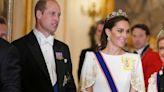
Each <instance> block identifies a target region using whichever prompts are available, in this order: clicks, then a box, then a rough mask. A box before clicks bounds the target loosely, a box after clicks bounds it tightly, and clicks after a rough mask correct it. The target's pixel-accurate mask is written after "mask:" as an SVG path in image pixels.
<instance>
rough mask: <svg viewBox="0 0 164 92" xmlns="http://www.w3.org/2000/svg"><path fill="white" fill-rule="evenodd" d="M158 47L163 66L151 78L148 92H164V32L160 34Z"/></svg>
mask: <svg viewBox="0 0 164 92" xmlns="http://www.w3.org/2000/svg"><path fill="white" fill-rule="evenodd" d="M157 47H158V52H159V56H160V58H161V60H162V62H163V66H162V67H161V70H160V71H159V72H158V73H157V72H156V73H154V74H152V75H151V77H150V78H149V85H148V92H164V30H161V31H160V33H159V34H158V38H157Z"/></svg>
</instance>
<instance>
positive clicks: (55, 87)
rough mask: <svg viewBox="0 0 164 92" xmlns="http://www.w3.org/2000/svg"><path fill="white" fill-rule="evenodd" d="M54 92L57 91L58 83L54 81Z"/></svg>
mask: <svg viewBox="0 0 164 92" xmlns="http://www.w3.org/2000/svg"><path fill="white" fill-rule="evenodd" d="M54 92H58V84H57V82H56V84H55V85H54Z"/></svg>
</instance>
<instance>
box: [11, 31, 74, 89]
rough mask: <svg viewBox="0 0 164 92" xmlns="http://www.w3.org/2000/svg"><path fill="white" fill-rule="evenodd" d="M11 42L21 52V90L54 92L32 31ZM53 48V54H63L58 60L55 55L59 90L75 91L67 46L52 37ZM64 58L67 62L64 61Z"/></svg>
mask: <svg viewBox="0 0 164 92" xmlns="http://www.w3.org/2000/svg"><path fill="white" fill-rule="evenodd" d="M12 44H14V45H15V46H16V47H17V49H18V51H19V53H20V54H21V67H22V72H21V77H22V91H23V92H54V91H53V86H52V84H51V80H50V76H49V73H48V69H47V66H46V63H45V60H44V57H43V54H42V52H41V49H40V46H39V43H38V41H37V39H36V37H35V35H34V33H33V31H32V32H30V33H29V34H28V35H26V36H24V37H22V38H20V39H18V40H16V41H14V42H12ZM53 50H54V55H55V54H56V53H58V52H60V53H62V56H63V59H60V60H59V59H57V58H58V57H56V55H55V62H56V72H57V83H58V90H59V92H76V87H75V83H74V79H73V76H72V64H71V59H70V52H69V48H68V46H67V45H66V44H64V43H62V42H60V41H58V40H55V39H54V45H53ZM65 60H67V62H64V61H65Z"/></svg>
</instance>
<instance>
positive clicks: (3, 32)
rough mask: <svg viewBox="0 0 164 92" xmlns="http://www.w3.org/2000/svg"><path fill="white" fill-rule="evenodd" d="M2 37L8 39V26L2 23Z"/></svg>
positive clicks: (0, 33)
mask: <svg viewBox="0 0 164 92" xmlns="http://www.w3.org/2000/svg"><path fill="white" fill-rule="evenodd" d="M0 38H3V39H5V40H7V26H6V25H5V24H0Z"/></svg>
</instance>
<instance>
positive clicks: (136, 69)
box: [131, 54, 145, 92]
mask: <svg viewBox="0 0 164 92" xmlns="http://www.w3.org/2000/svg"><path fill="white" fill-rule="evenodd" d="M133 64H134V65H133V70H132V75H131V87H132V88H133V89H135V90H136V91H137V92H145V83H144V76H143V69H142V63H141V58H140V56H139V55H136V54H134V60H133Z"/></svg>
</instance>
